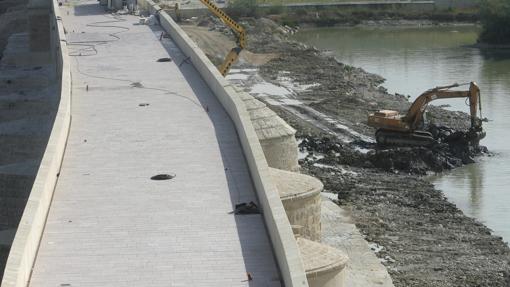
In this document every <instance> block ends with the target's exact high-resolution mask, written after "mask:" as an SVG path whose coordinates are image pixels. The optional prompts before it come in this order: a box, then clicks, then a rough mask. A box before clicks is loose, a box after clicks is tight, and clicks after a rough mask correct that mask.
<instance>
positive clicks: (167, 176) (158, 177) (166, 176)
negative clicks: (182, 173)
mask: <svg viewBox="0 0 510 287" xmlns="http://www.w3.org/2000/svg"><path fill="white" fill-rule="evenodd" d="M174 177H175V174H166V173H162V174H156V175H155V176H153V177H151V179H152V180H169V179H172V178H174Z"/></svg>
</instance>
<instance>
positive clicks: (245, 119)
mask: <svg viewBox="0 0 510 287" xmlns="http://www.w3.org/2000/svg"><path fill="white" fill-rule="evenodd" d="M138 5H139V7H141V8H145V9H146V10H149V12H151V13H158V14H159V20H160V24H161V26H162V27H163V29H165V31H166V32H167V33H168V34H169V35H170V37H171V38H172V40H173V41H174V42H175V43H176V44H177V46H178V47H179V48H180V49H181V51H182V52H183V53H184V54H185V55H186V56H188V57H189V58H190V60H191V62H192V63H193V65H194V67H195V69H197V71H198V72H199V73H200V75H201V76H202V78H203V79H204V81H205V82H206V83H207V85H208V86H209V88H210V89H211V90H212V92H213V93H214V95H216V97H217V98H218V100H219V101H220V103H221V104H222V105H223V108H224V109H225V111H226V112H227V113H228V114H229V116H230V118H231V119H232V121H233V123H234V125H235V127H236V130H237V133H238V136H239V140H240V142H241V145H242V147H243V151H244V155H245V158H246V161H247V163H248V166H249V169H250V174H251V177H252V180H253V184H254V186H255V190H256V192H257V196H258V199H259V204H260V206H261V207H262V211H263V215H264V220H265V223H266V227H267V230H268V233H269V236H270V239H271V242H272V246H273V249H274V254H275V256H276V260H277V263H278V267H279V269H280V273H281V276H282V280H283V282H284V284H285V286H287V287H291V286H308V282H307V279H306V274H305V271H304V267H303V263H302V261H301V257H300V254H299V249H298V246H297V242H296V240H295V238H294V235H293V233H292V229H291V227H290V223H289V220H288V219H287V215H286V214H285V210H284V208H283V204H282V202H281V201H280V197H279V195H278V191H277V190H276V186H275V185H274V184H273V182H272V180H271V177H270V174H269V167H268V165H267V162H266V158H265V156H264V153H263V151H262V147H261V146H260V143H259V140H258V137H257V134H256V133H255V129H254V128H253V125H252V123H251V120H250V116H249V114H248V112H247V111H246V108H245V106H244V103H243V101H242V99H241V98H240V97H239V95H237V92H236V91H235V89H234V87H232V86H231V85H230V84H229V83H228V82H227V81H226V80H225V79H224V78H223V76H222V75H221V74H220V73H219V71H218V70H217V68H216V67H215V66H214V65H213V63H211V61H210V60H209V59H208V58H207V57H206V56H205V54H204V53H203V52H202V50H201V49H200V48H199V47H198V46H197V44H196V43H194V42H193V41H192V40H191V39H190V38H189V37H188V36H187V35H186V33H185V32H184V31H183V30H182V29H181V28H180V27H179V25H177V24H176V23H175V22H174V21H173V20H172V18H171V17H170V15H168V14H167V13H166V12H164V11H162V9H161V8H160V7H159V6H158V5H156V4H155V3H154V2H152V1H151V0H141V1H139V2H138Z"/></svg>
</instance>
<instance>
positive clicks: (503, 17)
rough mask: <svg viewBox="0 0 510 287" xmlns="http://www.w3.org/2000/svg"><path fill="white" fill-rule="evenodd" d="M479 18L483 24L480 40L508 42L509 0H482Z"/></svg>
mask: <svg viewBox="0 0 510 287" xmlns="http://www.w3.org/2000/svg"><path fill="white" fill-rule="evenodd" d="M480 19H481V21H482V25H483V29H482V32H481V33H480V37H479V41H480V42H483V43H489V44H510V1H509V0H482V2H481V9H480Z"/></svg>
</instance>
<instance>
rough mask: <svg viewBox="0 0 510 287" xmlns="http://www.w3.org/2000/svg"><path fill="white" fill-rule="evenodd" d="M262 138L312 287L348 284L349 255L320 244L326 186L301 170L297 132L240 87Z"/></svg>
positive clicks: (261, 140) (240, 92)
mask: <svg viewBox="0 0 510 287" xmlns="http://www.w3.org/2000/svg"><path fill="white" fill-rule="evenodd" d="M236 90H237V92H238V94H239V95H240V97H241V98H242V100H243V101H244V104H245V106H246V109H247V110H248V112H249V113H250V118H251V121H252V123H253V126H254V128H255V131H256V133H257V136H258V138H259V141H260V144H261V146H262V149H263V151H264V155H265V156H266V160H267V163H268V165H269V167H270V173H271V176H272V178H273V180H274V182H275V184H276V187H277V189H278V192H279V193H280V198H281V200H282V203H283V206H284V208H285V212H286V213H287V217H288V218H289V222H290V224H291V225H292V227H293V230H294V231H295V232H294V233H295V235H296V240H297V243H298V247H299V250H300V252H301V259H302V261H303V265H304V267H305V271H306V277H307V280H308V284H309V286H310V287H342V286H344V277H345V267H346V265H347V262H348V260H349V258H348V257H347V256H346V255H345V254H344V253H343V252H341V251H340V250H338V249H335V248H333V247H330V246H328V245H325V244H322V243H319V241H320V238H321V197H320V193H321V191H322V190H323V188H324V186H323V185H322V183H321V182H320V181H319V180H318V179H316V178H314V177H311V176H308V175H304V174H300V173H297V172H296V171H299V164H298V146H297V141H296V138H295V136H294V135H295V133H296V131H295V130H294V129H293V128H292V127H291V126H289V125H288V124H287V123H286V122H285V121H284V120H283V119H282V118H280V117H279V116H278V115H277V114H276V113H275V112H273V111H272V110H271V109H269V108H268V107H267V106H266V104H264V103H262V102H261V101H259V100H257V99H255V98H254V97H252V96H251V95H249V94H247V93H246V92H244V91H242V90H240V89H236Z"/></svg>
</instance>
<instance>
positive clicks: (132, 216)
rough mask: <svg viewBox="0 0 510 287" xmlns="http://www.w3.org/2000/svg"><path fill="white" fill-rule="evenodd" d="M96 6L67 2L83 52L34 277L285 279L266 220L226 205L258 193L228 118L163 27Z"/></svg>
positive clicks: (36, 281)
mask: <svg viewBox="0 0 510 287" xmlns="http://www.w3.org/2000/svg"><path fill="white" fill-rule="evenodd" d="M97 3H98V2H97V1H95V0H92V1H88V2H83V1H82V2H80V5H78V6H76V7H69V6H63V7H62V8H61V9H62V14H63V15H64V19H63V21H64V25H65V27H66V29H67V32H68V37H69V38H68V42H70V43H71V44H72V43H75V44H73V45H72V47H71V54H72V55H81V56H77V57H72V59H71V60H72V63H73V69H72V75H73V112H72V125H71V133H70V137H69V142H68V146H67V150H66V154H65V158H64V162H63V168H62V172H61V174H60V178H59V181H58V185H57V188H56V191H55V196H54V199H53V202H52V206H51V209H50V213H49V217H48V221H47V225H46V229H45V231H44V235H43V238H42V242H41V246H40V250H39V253H38V256H37V260H36V263H35V266H34V270H33V275H32V278H31V282H30V286H51V287H55V286H94V287H97V286H101V287H105V286H115V287H121V286H208V287H212V286H221V287H226V286H280V283H279V279H278V278H279V274H278V271H277V268H276V264H275V261H274V257H273V254H272V250H271V245H270V242H269V239H268V236H267V233H266V230H265V227H264V224H263V219H262V217H261V216H260V215H237V216H235V215H233V214H229V212H230V211H231V210H232V209H233V205H234V204H236V203H239V202H247V201H250V200H254V201H255V193H254V190H253V186H252V183H251V179H250V177H249V174H248V170H247V165H246V163H245V160H244V157H243V154H242V150H241V147H240V144H239V142H238V139H237V135H236V132H235V130H234V126H233V124H232V122H231V121H230V119H229V117H228V116H227V114H226V113H225V112H224V110H223V109H222V107H221V105H220V104H219V103H218V102H217V101H216V98H215V97H214V96H213V95H212V94H211V91H210V90H209V89H208V87H207V86H206V84H205V83H204V82H203V81H202V80H201V79H200V77H199V76H198V73H197V72H196V71H195V70H194V68H193V67H192V66H191V65H190V64H189V63H188V62H187V61H185V59H186V56H185V55H183V54H182V53H181V52H180V51H179V49H178V48H176V47H175V45H174V44H173V42H172V41H171V40H169V39H163V41H160V40H159V36H160V34H161V30H160V28H159V27H154V26H151V27H149V26H146V25H137V24H136V23H137V22H138V19H137V17H134V16H120V18H117V19H114V18H112V16H111V15H106V14H104V12H102V10H101V9H100V6H99V5H98V4H97ZM68 12H69V14H68ZM104 21H109V22H108V23H100V22H104ZM98 26H110V27H102V28H100V27H98ZM114 26H115V27H114ZM121 27H123V28H121ZM116 32H121V33H119V34H113V33H116ZM117 37H119V38H120V39H117ZM78 42H79V43H80V44H81V46H79V45H76V44H77V43H78ZM163 57H169V58H171V59H172V61H171V62H157V61H156V60H158V59H159V58H163ZM162 173H164V174H175V178H173V179H171V180H163V181H154V180H151V179H150V178H151V176H153V175H156V174H162ZM247 272H250V273H251V274H252V276H253V280H252V281H248V278H247Z"/></svg>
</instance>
